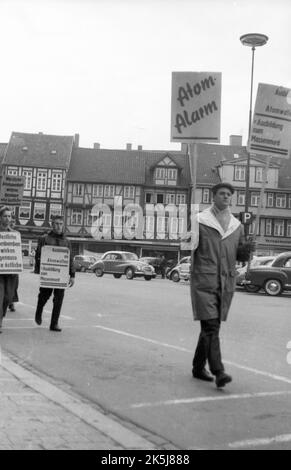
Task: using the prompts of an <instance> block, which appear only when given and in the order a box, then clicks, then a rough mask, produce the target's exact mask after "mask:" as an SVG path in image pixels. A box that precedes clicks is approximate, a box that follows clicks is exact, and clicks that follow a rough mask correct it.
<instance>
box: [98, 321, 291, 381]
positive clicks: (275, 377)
mask: <svg viewBox="0 0 291 470" xmlns="http://www.w3.org/2000/svg"><path fill="white" fill-rule="evenodd" d="M92 328H99V329H101V330H105V331H109V332H111V333H116V334H119V335H123V336H128V337H129V338H134V339H140V340H142V341H145V342H148V343H152V344H157V345H158V346H164V347H166V348H170V349H175V350H176V351H182V352H187V353H191V354H193V351H192V350H191V349H187V348H183V347H181V346H175V345H173V344H169V343H163V342H161V341H157V340H154V339H150V338H146V337H144V336H140V335H134V334H132V333H128V332H126V331H121V330H115V329H113V328H108V327H106V326H102V325H94V326H93V327H92ZM223 362H225V364H228V365H230V366H233V367H236V368H237V369H241V370H245V371H247V372H253V373H254V374H257V375H263V376H264V377H268V378H270V379H273V380H277V381H279V382H284V383H287V384H291V379H289V378H288V377H284V376H282V375H276V374H271V373H270V372H266V371H263V370H259V369H254V368H253V367H248V366H244V365H242V364H237V363H236V362H232V361H227V360H225V361H223Z"/></svg>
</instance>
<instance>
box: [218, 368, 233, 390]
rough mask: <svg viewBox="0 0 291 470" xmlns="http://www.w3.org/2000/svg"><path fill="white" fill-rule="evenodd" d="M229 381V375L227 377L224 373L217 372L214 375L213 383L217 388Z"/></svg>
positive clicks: (230, 379)
mask: <svg viewBox="0 0 291 470" xmlns="http://www.w3.org/2000/svg"><path fill="white" fill-rule="evenodd" d="M231 381H232V377H231V375H228V374H226V373H225V372H219V373H218V374H217V375H216V379H215V383H216V386H217V388H222V387H224V386H225V385H226V384H228V383H229V382H231Z"/></svg>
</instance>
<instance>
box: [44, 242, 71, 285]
mask: <svg viewBox="0 0 291 470" xmlns="http://www.w3.org/2000/svg"><path fill="white" fill-rule="evenodd" d="M69 263H70V250H69V248H66V247H63V246H49V245H44V246H43V247H42V249H41V257H40V287H47V288H52V289H65V288H66V287H68V285H69Z"/></svg>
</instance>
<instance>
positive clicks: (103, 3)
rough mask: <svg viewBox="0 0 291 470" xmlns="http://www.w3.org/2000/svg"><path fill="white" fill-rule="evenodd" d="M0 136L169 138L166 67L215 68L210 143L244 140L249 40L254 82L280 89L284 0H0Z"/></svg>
mask: <svg viewBox="0 0 291 470" xmlns="http://www.w3.org/2000/svg"><path fill="white" fill-rule="evenodd" d="M0 18H1V27H0V41H1V87H0V94H1V99H0V103H1V125H0V142H7V141H8V140H9V137H10V134H11V132H12V131H19V132H43V133H47V134H58V135H74V134H75V133H79V134H80V145H81V146H83V147H92V146H93V143H94V142H99V143H100V144H101V147H103V148H125V146H126V143H127V142H131V143H132V144H133V148H136V147H137V145H143V148H145V149H177V148H180V145H179V144H176V143H171V142H170V117H171V116H170V115H171V74H172V71H212V72H221V73H222V109H221V143H223V144H227V143H228V142H229V135H230V134H242V135H243V143H244V144H245V143H246V139H247V129H248V114H249V96H250V77H251V49H250V48H249V47H245V46H243V45H242V44H241V43H240V40H239V37H240V36H241V35H242V34H245V33H249V32H258V33H263V34H266V35H268V36H269V42H268V43H267V45H265V46H263V47H261V48H260V47H259V48H257V49H256V53H255V74H254V101H255V96H256V91H257V84H258V83H259V82H263V83H270V84H274V85H282V86H286V87H290V88H291V53H290V48H291V27H290V18H291V2H290V0H276V1H274V0H262V1H261V0H237V1H232V0H215V1H214V0H203V1H200V0H58V1H55V0H37V1H32V0H31V1H30V0H21V1H14V0H0Z"/></svg>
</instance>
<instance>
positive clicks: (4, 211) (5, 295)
mask: <svg viewBox="0 0 291 470" xmlns="http://www.w3.org/2000/svg"><path fill="white" fill-rule="evenodd" d="M11 220H12V218H11V210H10V209H9V207H7V206H2V207H1V208H0V232H12V231H13V232H15V230H13V229H12V228H11ZM17 284H18V275H17V274H0V333H2V321H3V317H5V315H6V311H7V307H8V305H9V304H11V303H12V302H13V297H14V295H15V292H16V289H17Z"/></svg>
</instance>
